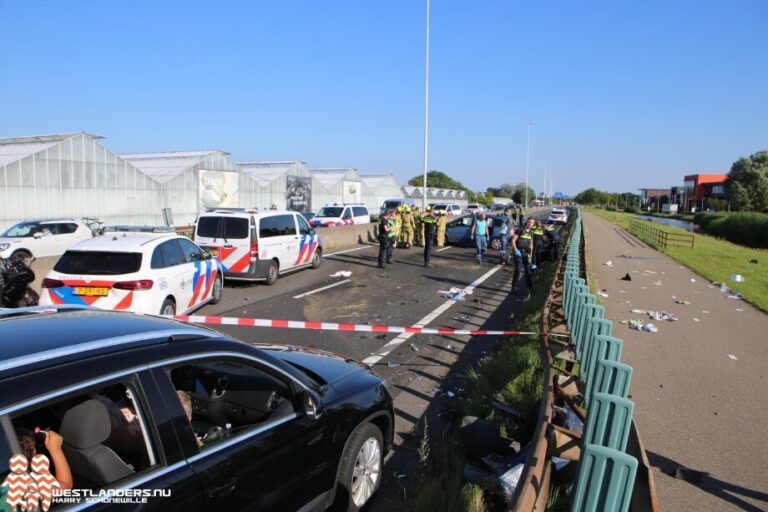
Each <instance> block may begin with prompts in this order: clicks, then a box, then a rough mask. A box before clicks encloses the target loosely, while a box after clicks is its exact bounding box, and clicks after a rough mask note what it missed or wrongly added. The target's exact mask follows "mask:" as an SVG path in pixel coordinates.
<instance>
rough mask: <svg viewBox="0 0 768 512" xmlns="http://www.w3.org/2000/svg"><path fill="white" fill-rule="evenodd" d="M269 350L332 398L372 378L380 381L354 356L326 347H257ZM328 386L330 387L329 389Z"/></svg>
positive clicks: (352, 389)
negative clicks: (353, 357) (301, 372)
mask: <svg viewBox="0 0 768 512" xmlns="http://www.w3.org/2000/svg"><path fill="white" fill-rule="evenodd" d="M259 348H261V349H262V350H265V349H266V350H268V351H269V353H270V355H272V356H273V357H276V358H278V359H280V360H282V361H284V362H286V363H288V364H290V365H292V366H294V367H297V368H298V369H299V370H301V371H303V372H304V373H305V374H306V375H307V376H308V377H309V378H310V379H312V380H313V381H315V382H317V384H318V385H319V387H320V388H321V390H323V388H326V389H325V391H326V392H330V394H331V395H332V396H331V397H327V398H328V399H335V398H341V397H344V396H346V395H348V394H350V393H353V392H355V391H356V390H358V389H360V387H361V386H363V385H364V383H366V382H371V380H372V379H377V380H379V381H381V379H380V378H379V377H377V376H376V375H374V374H373V373H372V372H371V371H370V370H369V368H368V367H367V366H365V365H363V364H362V363H359V362H358V361H356V360H355V359H352V358H350V357H346V356H343V355H339V354H335V353H333V352H328V351H325V350H320V349H316V348H310V347H298V346H291V345H272V346H269V347H259ZM328 388H329V389H328Z"/></svg>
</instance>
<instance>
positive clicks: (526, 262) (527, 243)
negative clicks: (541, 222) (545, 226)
mask: <svg viewBox="0 0 768 512" xmlns="http://www.w3.org/2000/svg"><path fill="white" fill-rule="evenodd" d="M535 223H536V220H535V219H534V218H533V217H529V218H528V220H527V221H526V223H525V226H524V227H522V228H518V230H517V231H515V234H514V235H512V247H511V249H512V254H513V256H514V258H515V275H514V277H513V278H512V292H513V293H515V294H517V295H519V293H518V290H517V282H518V281H519V280H520V276H521V275H522V273H523V271H525V284H526V286H527V287H528V291H530V290H531V289H532V288H533V279H532V278H531V264H530V262H531V256H532V255H533V227H534V224H535Z"/></svg>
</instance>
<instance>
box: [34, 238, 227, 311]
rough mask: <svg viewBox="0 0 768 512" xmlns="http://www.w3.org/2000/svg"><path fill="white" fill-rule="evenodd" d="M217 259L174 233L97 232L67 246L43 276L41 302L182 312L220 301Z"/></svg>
mask: <svg viewBox="0 0 768 512" xmlns="http://www.w3.org/2000/svg"><path fill="white" fill-rule="evenodd" d="M222 274H223V268H222V266H221V263H219V261H218V260H216V259H213V258H212V257H211V255H210V254H209V253H205V252H203V250H202V249H201V248H200V247H198V246H197V245H195V244H194V243H192V242H191V241H190V240H189V239H188V238H186V237H183V236H180V235H176V234H175V233H173V234H143V235H121V236H100V237H96V238H92V239H90V240H86V241H84V242H80V243H79V244H76V245H74V246H72V247H71V248H70V249H68V250H67V251H66V252H65V253H64V254H63V255H62V257H61V258H59V261H58V262H56V265H55V266H54V267H53V270H52V271H51V272H49V273H48V275H47V276H46V277H45V279H43V283H42V290H43V293H42V297H41V298H40V304H41V305H59V304H72V305H77V306H94V307H97V308H100V309H112V310H120V311H133V312H135V313H148V314H154V315H156V314H161V315H173V314H176V313H177V312H178V313H180V314H186V313H189V312H191V311H194V310H195V309H197V308H199V307H201V306H203V305H205V304H207V303H209V302H210V303H213V304H217V303H218V302H219V301H221V296H222V293H223V289H224V276H223V275H222Z"/></svg>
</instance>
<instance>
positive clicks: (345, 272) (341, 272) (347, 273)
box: [328, 270, 352, 277]
mask: <svg viewBox="0 0 768 512" xmlns="http://www.w3.org/2000/svg"><path fill="white" fill-rule="evenodd" d="M351 275H352V272H351V271H349V270H339V271H338V272H336V273H335V274H331V275H329V276H328V277H349V276H351Z"/></svg>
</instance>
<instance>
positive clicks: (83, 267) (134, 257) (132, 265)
mask: <svg viewBox="0 0 768 512" xmlns="http://www.w3.org/2000/svg"><path fill="white" fill-rule="evenodd" d="M140 268H141V253H138V252H108V251H67V252H65V253H64V254H63V255H62V256H61V258H59V261H57V262H56V265H55V266H54V267H53V270H55V271H56V272H61V273H62V274H80V275H115V276H116V275H121V274H132V273H134V272H138V271H139V269H140Z"/></svg>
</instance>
